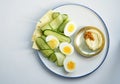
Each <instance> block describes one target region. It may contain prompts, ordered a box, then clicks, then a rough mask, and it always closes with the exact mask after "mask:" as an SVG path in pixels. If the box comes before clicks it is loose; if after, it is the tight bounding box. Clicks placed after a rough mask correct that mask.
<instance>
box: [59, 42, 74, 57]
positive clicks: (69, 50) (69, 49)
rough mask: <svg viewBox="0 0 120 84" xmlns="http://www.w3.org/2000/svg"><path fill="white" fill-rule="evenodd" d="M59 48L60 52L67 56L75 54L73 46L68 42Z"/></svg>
mask: <svg viewBox="0 0 120 84" xmlns="http://www.w3.org/2000/svg"><path fill="white" fill-rule="evenodd" d="M59 48H60V51H61V52H62V53H63V54H65V55H70V54H72V53H73V52H74V48H73V46H72V45H71V44H70V43H67V42H62V43H61V44H60V46H59Z"/></svg>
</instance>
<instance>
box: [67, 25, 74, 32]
mask: <svg viewBox="0 0 120 84" xmlns="http://www.w3.org/2000/svg"><path fill="white" fill-rule="evenodd" d="M74 29H75V27H74V25H73V24H70V25H69V26H68V31H69V32H73V31H74Z"/></svg>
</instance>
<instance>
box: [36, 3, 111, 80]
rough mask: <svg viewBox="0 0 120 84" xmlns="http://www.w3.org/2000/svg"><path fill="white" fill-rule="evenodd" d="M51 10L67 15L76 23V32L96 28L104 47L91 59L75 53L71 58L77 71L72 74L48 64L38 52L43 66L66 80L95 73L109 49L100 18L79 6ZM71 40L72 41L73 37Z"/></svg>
mask: <svg viewBox="0 0 120 84" xmlns="http://www.w3.org/2000/svg"><path fill="white" fill-rule="evenodd" d="M53 10H54V11H58V12H60V13H65V14H68V15H69V17H70V18H71V20H72V21H74V22H75V23H76V25H77V29H78V30H79V29H81V28H82V27H83V26H95V27H98V28H99V29H100V30H101V31H102V32H103V34H104V36H105V46H104V49H103V50H102V52H101V53H99V54H98V55H97V56H94V57H91V58H85V57H82V56H80V55H79V54H78V53H77V52H76V51H75V52H74V53H73V54H72V56H73V57H74V59H75V60H76V63H77V69H76V71H75V72H73V73H67V72H65V70H64V68H63V67H58V66H56V65H55V63H52V62H50V61H49V60H48V59H46V58H45V57H44V56H42V54H41V53H40V52H39V51H38V55H39V57H40V59H41V61H42V62H43V64H44V65H45V66H46V67H47V68H48V69H49V70H50V71H52V72H54V73H55V74H57V75H60V76H63V77H68V78H77V77H83V76H86V75H89V74H91V73H92V72H94V71H96V70H97V69H98V68H99V67H100V66H101V65H102V63H103V62H104V60H105V58H106V56H107V53H108V49H109V34H108V30H107V28H106V25H105V23H104V22H103V20H102V18H101V17H100V16H99V15H98V14H97V13H96V12H94V11H93V10H92V9H90V8H88V7H85V6H83V5H79V4H64V5H61V6H58V7H55V8H54V9H53ZM71 38H72V41H73V38H74V36H73V37H71Z"/></svg>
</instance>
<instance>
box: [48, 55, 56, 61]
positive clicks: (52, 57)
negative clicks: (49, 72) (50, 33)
mask: <svg viewBox="0 0 120 84" xmlns="http://www.w3.org/2000/svg"><path fill="white" fill-rule="evenodd" d="M49 60H50V61H52V62H55V61H56V60H57V58H56V55H55V54H54V53H53V54H51V55H50V57H49Z"/></svg>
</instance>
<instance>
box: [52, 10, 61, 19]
mask: <svg viewBox="0 0 120 84" xmlns="http://www.w3.org/2000/svg"><path fill="white" fill-rule="evenodd" d="M59 15H60V12H53V14H52V18H53V19H55V18H56V17H58V16H59Z"/></svg>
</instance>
